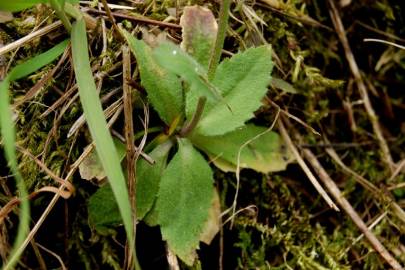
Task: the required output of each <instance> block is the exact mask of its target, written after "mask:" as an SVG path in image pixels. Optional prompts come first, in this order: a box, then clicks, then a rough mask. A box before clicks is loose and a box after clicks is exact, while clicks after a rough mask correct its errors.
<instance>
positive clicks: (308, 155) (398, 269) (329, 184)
mask: <svg viewBox="0 0 405 270" xmlns="http://www.w3.org/2000/svg"><path fill="white" fill-rule="evenodd" d="M289 130H290V131H291V130H292V129H291V128H289ZM293 132H294V135H295V138H296V139H297V140H298V142H299V143H302V138H301V136H300V135H299V134H298V133H297V132H295V131H293ZM302 152H303V154H304V157H305V159H306V160H307V161H308V162H309V163H310V164H311V166H312V168H313V169H314V170H315V172H316V173H317V174H318V176H319V179H320V180H321V181H322V182H323V184H324V185H325V186H326V188H327V189H328V190H329V192H330V193H331V194H332V196H333V197H334V198H335V200H336V202H337V203H338V204H339V205H340V207H341V208H342V209H343V210H344V211H345V212H346V214H347V215H348V216H349V217H350V218H351V220H352V221H353V222H354V224H356V226H357V227H358V228H359V229H360V231H361V232H362V233H363V234H364V236H365V237H366V238H367V240H368V241H369V242H370V244H371V246H372V247H373V248H374V249H375V251H377V252H378V253H379V254H380V255H381V257H382V258H383V259H384V260H385V261H386V262H387V263H388V264H389V265H390V266H391V267H392V268H394V269H395V270H403V268H402V266H401V265H400V264H399V263H398V261H397V260H396V259H395V258H394V257H393V256H392V255H391V254H390V253H389V251H388V250H387V249H386V248H385V247H384V246H383V245H382V244H381V242H380V241H379V240H378V238H377V237H376V236H375V235H374V234H373V233H372V232H371V231H370V230H369V229H368V228H367V225H366V224H365V223H364V221H363V220H362V219H361V217H360V216H359V214H357V212H356V210H354V208H353V207H352V206H351V204H350V203H349V202H348V201H347V199H346V198H345V197H344V195H343V194H342V193H341V192H340V190H339V188H338V186H337V185H336V184H335V182H334V181H333V180H332V178H330V176H329V174H328V173H327V172H326V171H325V169H324V168H323V167H322V165H321V163H320V162H319V161H318V159H317V158H316V156H315V155H314V154H313V153H312V152H311V150H309V149H303V150H302Z"/></svg>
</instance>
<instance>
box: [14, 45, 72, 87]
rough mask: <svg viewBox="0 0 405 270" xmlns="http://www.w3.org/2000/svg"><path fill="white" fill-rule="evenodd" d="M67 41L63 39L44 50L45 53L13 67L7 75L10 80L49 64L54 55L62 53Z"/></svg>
mask: <svg viewBox="0 0 405 270" xmlns="http://www.w3.org/2000/svg"><path fill="white" fill-rule="evenodd" d="M68 43H69V40H64V41H62V42H61V43H59V44H57V45H56V46H54V47H53V48H52V49H50V50H48V51H46V52H45V53H43V54H40V55H38V56H36V57H33V58H31V59H30V60H28V61H26V62H24V63H21V64H19V65H18V66H16V67H14V68H13V70H11V72H10V74H9V75H8V77H9V79H10V81H15V80H18V79H21V78H24V77H27V76H28V75H29V74H31V73H33V72H35V71H37V70H38V69H40V68H42V67H43V66H45V65H47V64H49V63H50V62H52V61H53V60H55V59H56V57H58V56H59V55H61V54H62V53H63V51H64V50H65V49H66V46H67V45H68Z"/></svg>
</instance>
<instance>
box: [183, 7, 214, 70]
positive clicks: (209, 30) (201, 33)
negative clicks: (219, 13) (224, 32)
mask: <svg viewBox="0 0 405 270" xmlns="http://www.w3.org/2000/svg"><path fill="white" fill-rule="evenodd" d="M180 25H181V27H182V37H183V41H182V42H181V45H180V46H181V48H182V49H183V50H184V51H185V52H187V53H188V54H190V55H191V56H193V57H194V59H196V60H197V62H198V63H200V64H201V65H202V66H203V67H204V68H208V62H209V60H210V56H211V54H212V49H213V48H214V46H215V39H216V37H217V32H218V24H217V22H216V20H215V17H214V15H213V14H212V12H211V10H209V9H207V8H205V7H201V6H191V7H185V8H184V10H183V15H182V16H181V18H180Z"/></svg>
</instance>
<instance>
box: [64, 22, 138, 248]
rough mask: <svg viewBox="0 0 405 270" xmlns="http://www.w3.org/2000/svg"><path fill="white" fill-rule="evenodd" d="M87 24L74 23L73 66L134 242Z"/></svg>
mask: <svg viewBox="0 0 405 270" xmlns="http://www.w3.org/2000/svg"><path fill="white" fill-rule="evenodd" d="M87 46H88V44H87V36H86V26H85V22H84V19H83V18H81V19H78V20H77V21H76V22H74V23H73V27H72V54H73V66H74V71H75V75H76V80H77V84H78V86H79V95H80V100H81V102H82V106H83V111H84V115H85V117H86V120H87V125H88V127H89V130H90V134H91V136H92V138H93V139H94V142H95V145H96V151H97V154H98V156H99V159H100V161H101V164H102V166H103V168H104V171H105V173H106V175H107V177H108V180H109V181H110V184H111V188H112V190H113V193H114V196H115V199H116V201H117V204H118V208H119V210H120V213H121V216H122V220H123V223H124V227H125V230H126V233H127V236H128V241H129V242H132V239H134V235H133V233H132V220H131V216H132V214H131V212H132V210H131V205H130V202H129V196H128V189H127V185H126V182H125V178H124V174H123V172H122V169H121V164H120V159H119V158H118V155H117V151H116V149H115V146H114V143H113V140H112V137H111V134H110V132H109V130H108V128H107V122H106V120H105V118H104V114H103V110H102V107H101V103H100V100H99V96H98V94H97V91H96V85H95V83H94V79H93V74H92V72H91V67H90V60H89V55H88V49H87Z"/></svg>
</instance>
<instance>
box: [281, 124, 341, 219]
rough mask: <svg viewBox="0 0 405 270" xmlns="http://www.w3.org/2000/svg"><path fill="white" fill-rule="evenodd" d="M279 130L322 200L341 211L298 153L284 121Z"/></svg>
mask: <svg viewBox="0 0 405 270" xmlns="http://www.w3.org/2000/svg"><path fill="white" fill-rule="evenodd" d="M278 128H279V130H280V134H281V136H282V137H283V139H284V142H285V143H286V144H287V145H288V147H289V148H290V150H291V152H292V153H293V155H294V156H295V159H296V160H297V162H298V164H299V165H300V167H301V169H302V170H303V171H304V173H305V174H306V175H307V177H308V179H309V181H311V183H312V185H313V186H314V188H315V189H316V191H318V193H319V194H320V195H321V196H322V198H323V199H324V200H325V201H326V203H327V204H328V205H329V207H331V208H333V209H334V210H335V211H340V210H339V208H338V207H337V206H336V204H335V203H334V202H333V201H332V199H331V198H330V197H329V195H328V193H326V191H325V190H324V189H323V187H322V186H321V185H320V184H319V182H318V180H317V179H316V177H315V176H314V174H313V173H312V172H311V170H310V169H309V167H308V165H307V164H306V163H305V161H304V160H303V158H302V157H301V155H300V153H299V152H298V150H297V148H296V147H295V145H294V143H293V141H292V140H291V137H290V135H288V133H287V130H286V129H285V127H284V124H283V122H282V121H279V123H278Z"/></svg>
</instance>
